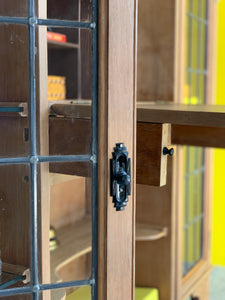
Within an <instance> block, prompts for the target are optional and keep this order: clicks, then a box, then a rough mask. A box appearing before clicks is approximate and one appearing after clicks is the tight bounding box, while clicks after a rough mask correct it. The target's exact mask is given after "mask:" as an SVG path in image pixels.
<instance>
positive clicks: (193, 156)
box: [183, 147, 204, 275]
mask: <svg viewBox="0 0 225 300" xmlns="http://www.w3.org/2000/svg"><path fill="white" fill-rule="evenodd" d="M185 150H186V151H184V154H185V160H186V169H185V182H184V199H185V205H184V235H183V275H186V274H187V272H188V271H189V270H190V269H191V268H192V267H193V266H194V265H195V264H196V263H197V262H198V261H199V260H200V258H201V255H202V228H203V227H202V226H203V223H202V220H203V206H202V201H203V200H202V199H203V185H202V184H203V176H204V151H203V149H202V148H199V147H185Z"/></svg>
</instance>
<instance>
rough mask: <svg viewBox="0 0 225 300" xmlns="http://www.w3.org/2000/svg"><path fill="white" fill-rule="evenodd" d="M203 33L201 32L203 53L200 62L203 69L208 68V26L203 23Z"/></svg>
mask: <svg viewBox="0 0 225 300" xmlns="http://www.w3.org/2000/svg"><path fill="white" fill-rule="evenodd" d="M200 30H201V33H200V37H199V39H200V46H201V55H200V59H199V60H200V62H199V67H200V69H201V70H206V67H207V66H206V43H207V40H206V30H207V27H206V25H205V24H201V28H200Z"/></svg>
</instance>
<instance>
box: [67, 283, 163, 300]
mask: <svg viewBox="0 0 225 300" xmlns="http://www.w3.org/2000/svg"><path fill="white" fill-rule="evenodd" d="M66 300H91V287H90V286H84V287H81V288H78V289H77V290H76V291H75V292H73V293H72V294H70V295H69V296H67V297H66ZM135 300H159V292H158V290H157V289H153V288H139V287H138V288H135Z"/></svg>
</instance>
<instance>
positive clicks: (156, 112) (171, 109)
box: [49, 101, 225, 127]
mask: <svg viewBox="0 0 225 300" xmlns="http://www.w3.org/2000/svg"><path fill="white" fill-rule="evenodd" d="M49 102H50V101H49ZM50 107H51V110H52V111H53V112H54V113H55V114H58V115H62V116H64V117H74V118H80V116H83V117H84V118H86V119H90V118H91V102H90V101H89V102H83V103H82V101H80V103H76V102H75V101H73V102H70V103H68V102H61V101H58V102H56V101H55V102H54V103H50ZM137 121H138V122H147V123H170V124H179V125H193V126H208V127H225V105H200V104H199V105H187V104H174V103H166V104H165V103H157V102H147V101H146V102H139V101H138V102H137Z"/></svg>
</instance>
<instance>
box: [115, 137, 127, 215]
mask: <svg viewBox="0 0 225 300" xmlns="http://www.w3.org/2000/svg"><path fill="white" fill-rule="evenodd" d="M112 156H113V158H112V159H110V172H111V188H110V195H111V196H112V197H113V203H114V207H115V208H116V210H117V211H119V210H124V209H125V206H126V205H127V202H128V195H130V193H131V180H130V158H128V152H127V148H126V147H125V146H124V143H117V144H116V147H115V148H114V152H112Z"/></svg>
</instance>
